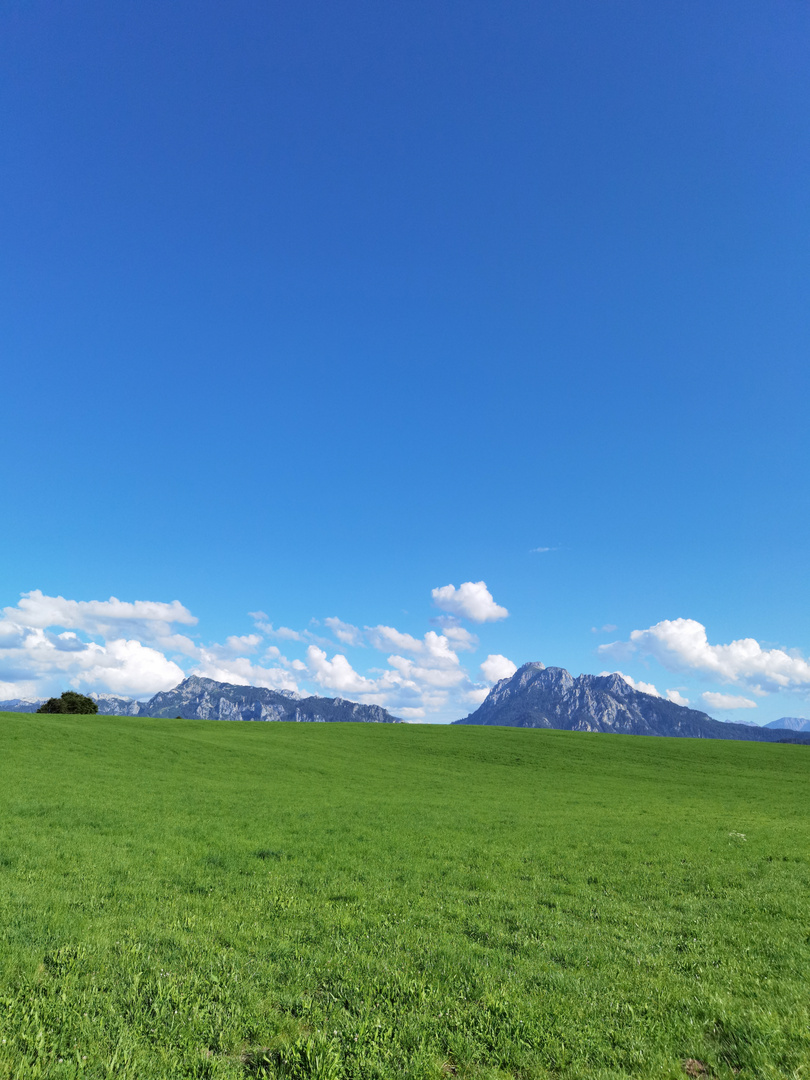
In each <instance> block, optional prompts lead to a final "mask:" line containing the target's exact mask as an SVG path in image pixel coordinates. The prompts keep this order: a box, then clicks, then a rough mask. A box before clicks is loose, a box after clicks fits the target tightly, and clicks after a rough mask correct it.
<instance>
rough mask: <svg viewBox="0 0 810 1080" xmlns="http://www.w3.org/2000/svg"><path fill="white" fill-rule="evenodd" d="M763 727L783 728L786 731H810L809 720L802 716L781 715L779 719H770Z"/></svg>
mask: <svg viewBox="0 0 810 1080" xmlns="http://www.w3.org/2000/svg"><path fill="white" fill-rule="evenodd" d="M765 727H769V728H783V729H786V730H788V731H810V720H805V718H804V717H803V716H783V717H782V719H781V720H771V722H770V723H769V724H766V725H765Z"/></svg>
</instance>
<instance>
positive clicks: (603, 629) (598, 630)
mask: <svg viewBox="0 0 810 1080" xmlns="http://www.w3.org/2000/svg"><path fill="white" fill-rule="evenodd" d="M615 629H616V624H615V623H610V622H609V623H605V625H604V626H592V627H591V633H592V634H610V633H612V632H613V631H614V630H615Z"/></svg>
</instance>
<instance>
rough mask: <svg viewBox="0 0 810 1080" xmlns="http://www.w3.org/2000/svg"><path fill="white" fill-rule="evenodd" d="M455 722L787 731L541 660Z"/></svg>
mask: <svg viewBox="0 0 810 1080" xmlns="http://www.w3.org/2000/svg"><path fill="white" fill-rule="evenodd" d="M455 723H457V724H487V725H499V726H506V727H539V728H560V729H565V730H569V731H612V732H619V733H621V734H625V735H667V736H676V737H680V738H693V739H747V740H757V741H764V742H776V741H779V740H780V738H783V737H784V736H785V735H786V734H787V733H786V732H785V731H779V730H774V729H768V728H761V727H750V726H749V725H747V724H723V723H721V722H720V721H719V720H713V719H712V718H711V717H710V716H708V715H707V714H706V713H703V712H698V711H697V710H696V709H689V708H686V707H685V706H683V705H676V704H675V703H674V702H672V701H667V700H666V699H665V698H659V697H653V695H651V694H643V693H641V691H639V690H634V689H633V687H632V686H630V685H629V684H628V683H626V682H625V681H624V679H623V678H622V677H621V676H620V675H615V674H614V675H580V676H579V677H578V678H576V679H575V678H573V676H571V675H570V674H569V673H568V672H567V671H566V670H565V669H564V668H558V667H549V668H547V667H544V666H543V664H539V663H530V664H524V665H523V667H522V668H519V669H518V670H517V671H516V672H515V674H514V675H512V676H511V678H509V679H501V681H500V682H499V683H496V684H495V686H493V688H492V689H491V690H490V692H489V694H488V696H487V697H486V699H485V700H484V701H483V703H482V704H481V705H480V706H479V707H478V709H476V710H475V712H473V713H471V714H470V715H469V716H467V717H465V718H464V719H463V720H456V721H455ZM797 738H799V739H801V741H804V739H802V737H801V736H798V737H797ZM807 741H810V736H808V739H807Z"/></svg>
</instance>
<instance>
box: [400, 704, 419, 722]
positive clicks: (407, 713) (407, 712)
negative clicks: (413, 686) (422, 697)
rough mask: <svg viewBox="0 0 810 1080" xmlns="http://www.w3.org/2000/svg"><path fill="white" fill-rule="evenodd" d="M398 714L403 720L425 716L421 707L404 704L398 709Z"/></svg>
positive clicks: (412, 719)
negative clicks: (404, 705)
mask: <svg viewBox="0 0 810 1080" xmlns="http://www.w3.org/2000/svg"><path fill="white" fill-rule="evenodd" d="M399 715H400V716H401V717H402V719H403V720H410V721H412V722H413V721H416V720H423V719H424V717H425V710H424V709H422V708H418V709H417V708H409V707H407V706H406V707H405V708H404V709H400V710H399Z"/></svg>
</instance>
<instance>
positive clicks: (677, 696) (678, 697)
mask: <svg viewBox="0 0 810 1080" xmlns="http://www.w3.org/2000/svg"><path fill="white" fill-rule="evenodd" d="M666 694H667V697H668V698H669V700H670V701H673V702H674V703H675V704H676V705H688V704H689V698H688V697H684V696H683V694H682V693H681V692H680V690H667V692H666Z"/></svg>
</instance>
